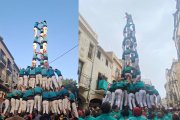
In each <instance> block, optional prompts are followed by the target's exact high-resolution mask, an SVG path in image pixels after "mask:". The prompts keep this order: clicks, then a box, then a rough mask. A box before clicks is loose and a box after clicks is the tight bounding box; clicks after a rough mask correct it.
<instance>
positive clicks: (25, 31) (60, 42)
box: [0, 0, 78, 80]
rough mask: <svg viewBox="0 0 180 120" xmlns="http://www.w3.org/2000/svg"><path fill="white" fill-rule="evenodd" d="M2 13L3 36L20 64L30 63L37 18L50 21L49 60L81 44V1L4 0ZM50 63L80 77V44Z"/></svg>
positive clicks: (69, 76)
mask: <svg viewBox="0 0 180 120" xmlns="http://www.w3.org/2000/svg"><path fill="white" fill-rule="evenodd" d="M0 15H1V16H0V36H2V37H3V38H4V42H5V44H6V45H7V47H8V48H9V50H10V52H11V53H12V55H13V56H14V59H15V62H16V63H17V65H18V66H20V67H26V66H27V65H31V60H32V56H33V48H32V43H33V35H34V33H33V25H34V22H36V21H42V20H46V21H47V23H48V48H47V50H48V55H49V61H52V60H53V59H55V58H56V57H58V56H59V55H61V54H63V53H64V52H65V51H67V50H69V49H71V48H72V47H74V46H75V45H77V44H78V0H53V2H52V1H46V2H45V1H44V0H38V1H37V0H30V1H28V0H4V1H1V7H0ZM50 65H51V66H52V67H54V68H58V69H60V70H61V72H62V74H63V76H64V78H73V79H76V80H77V68H78V47H76V48H75V49H74V50H72V51H71V52H69V53H68V54H66V55H65V56H63V57H61V58H60V59H58V60H56V61H54V62H53V63H51V64H50Z"/></svg>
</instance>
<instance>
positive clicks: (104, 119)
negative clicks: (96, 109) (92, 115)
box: [95, 102, 117, 120]
mask: <svg viewBox="0 0 180 120" xmlns="http://www.w3.org/2000/svg"><path fill="white" fill-rule="evenodd" d="M101 111H102V114H101V115H100V116H98V117H96V119H95V120H117V119H116V118H113V117H112V116H111V115H110V112H111V105H110V103H109V102H104V103H103V104H102V105H101Z"/></svg>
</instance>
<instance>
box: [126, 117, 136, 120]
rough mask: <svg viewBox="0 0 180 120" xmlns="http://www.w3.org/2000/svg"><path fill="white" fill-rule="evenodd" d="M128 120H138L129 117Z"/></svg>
mask: <svg viewBox="0 0 180 120" xmlns="http://www.w3.org/2000/svg"><path fill="white" fill-rule="evenodd" d="M128 120H136V118H135V117H129V119H128Z"/></svg>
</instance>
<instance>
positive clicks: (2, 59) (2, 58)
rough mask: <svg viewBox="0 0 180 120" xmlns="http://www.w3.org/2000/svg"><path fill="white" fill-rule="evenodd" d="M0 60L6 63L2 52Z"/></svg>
mask: <svg viewBox="0 0 180 120" xmlns="http://www.w3.org/2000/svg"><path fill="white" fill-rule="evenodd" d="M0 60H1V61H2V62H3V63H4V64H5V65H6V60H5V59H4V57H3V55H2V54H0Z"/></svg>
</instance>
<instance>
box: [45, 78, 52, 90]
mask: <svg viewBox="0 0 180 120" xmlns="http://www.w3.org/2000/svg"><path fill="white" fill-rule="evenodd" d="M46 88H47V89H48V90H49V89H50V88H51V89H53V87H52V78H48V79H47V86H46Z"/></svg>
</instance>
